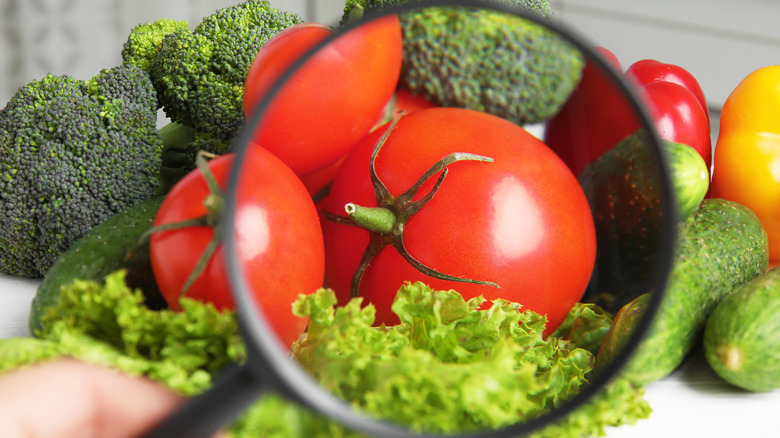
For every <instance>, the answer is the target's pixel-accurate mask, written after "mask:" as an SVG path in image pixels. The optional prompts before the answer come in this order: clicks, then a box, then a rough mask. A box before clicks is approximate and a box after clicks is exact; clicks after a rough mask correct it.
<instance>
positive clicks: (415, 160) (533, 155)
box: [323, 108, 596, 333]
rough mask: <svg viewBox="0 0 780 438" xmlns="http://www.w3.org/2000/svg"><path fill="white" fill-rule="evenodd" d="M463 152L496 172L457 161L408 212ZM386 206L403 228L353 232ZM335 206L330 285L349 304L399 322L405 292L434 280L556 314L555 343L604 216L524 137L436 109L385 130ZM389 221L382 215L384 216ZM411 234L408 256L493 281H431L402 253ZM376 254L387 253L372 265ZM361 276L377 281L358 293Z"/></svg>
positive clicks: (353, 156)
mask: <svg viewBox="0 0 780 438" xmlns="http://www.w3.org/2000/svg"><path fill="white" fill-rule="evenodd" d="M388 130H389V131H388ZM387 132H389V137H387V139H386V141H384V142H383V143H381V137H382V136H383V135H384V134H386V133H387ZM378 143H379V144H381V148H380V149H379V151H378V153H377V156H376V159H375V160H374V161H373V163H374V168H375V174H376V177H377V178H378V179H379V181H381V183H382V185H383V186H384V187H386V189H387V196H385V195H382V196H379V197H378V196H377V193H378V191H376V190H375V188H374V185H373V184H372V178H371V172H370V168H371V162H372V159H371V156H372V151H373V150H374V148H375V146H376V145H377V144H378ZM454 152H462V153H470V154H477V155H478V156H480V157H482V158H490V159H492V162H491V161H477V160H472V159H468V160H456V161H455V162H453V163H451V164H449V165H447V166H445V170H441V169H439V171H437V172H434V174H433V176H432V177H431V178H430V179H429V180H427V182H425V183H424V184H423V185H422V186H420V190H418V191H417V192H416V194H415V195H414V196H413V197H412V198H411V201H410V202H406V201H409V200H408V199H406V200H405V199H404V197H403V196H402V194H403V193H404V192H406V191H407V190H408V189H409V188H410V187H412V186H413V185H414V184H415V182H416V181H417V180H418V179H419V178H420V177H421V176H422V175H423V174H425V173H426V170H428V169H429V167H431V166H432V165H434V164H435V163H437V162H439V160H441V159H442V158H443V157H445V156H448V155H449V154H452V153H454ZM445 171H446V172H447V173H446V176H445V177H444V178H443V180H441V182H440V184H438V190H437V191H435V193H433V195H432V196H431V197H430V198H429V200H428V201H427V203H424V205H422V206H421V207H420V208H419V211H416V212H414V210H416V207H415V206H413V205H412V204H413V203H414V202H418V201H420V200H427V199H426V198H428V193H430V192H431V190H432V189H434V188H435V186H436V185H437V180H438V179H439V178H441V176H442V173H443V172H445ZM379 192H381V190H380V191H379ZM378 199H379V203H378ZM377 206H379V207H383V209H384V210H389V211H390V212H391V213H393V217H394V218H395V220H396V221H397V222H394V223H393V225H392V226H391V227H390V229H389V231H386V232H377V231H367V230H366V229H364V227H363V225H362V224H359V226H350V224H352V225H355V223H354V222H355V220H356V219H355V218H356V215H357V213H355V211H356V210H359V211H364V209H365V208H371V207H377ZM418 206H419V205H418ZM323 207H324V209H325V211H326V212H327V213H329V217H330V220H326V221H324V223H323V230H324V238H325V248H326V284H327V285H328V286H329V287H332V288H333V289H334V290H335V291H336V293H337V295H338V298H339V302H340V303H344V302H346V301H347V300H348V299H349V298H350V296H351V294H352V293H355V292H357V293H358V294H359V296H362V297H364V298H365V299H366V300H367V301H368V302H370V303H373V304H374V306H375V307H376V309H377V323H386V324H395V323H397V321H398V320H397V319H396V316H395V315H394V314H393V313H392V312H391V310H390V306H391V304H392V301H393V299H394V297H395V293H396V291H397V290H398V288H399V287H400V286H401V285H402V284H403V283H404V282H407V281H412V282H413V281H422V282H424V283H426V284H428V285H430V286H431V287H434V288H437V289H445V290H446V289H455V290H457V291H458V292H460V293H461V294H462V295H464V296H465V297H466V298H470V297H475V296H478V295H482V296H484V297H485V298H487V299H488V300H493V299H496V298H504V299H507V300H511V301H515V302H518V303H520V304H522V305H523V306H524V307H525V308H527V309H531V310H533V311H536V312H538V313H541V314H545V315H547V318H548V325H547V328H546V333H549V332H550V331H552V330H553V329H554V328H555V327H557V326H558V325H559V324H560V322H561V321H562V320H563V318H564V316H565V315H566V313H567V312H568V311H569V309H570V308H571V307H572V305H573V304H574V303H575V302H576V301H578V300H579V299H580V298H581V297H582V295H583V293H584V291H585V288H586V286H587V284H588V282H589V280H590V276H591V272H592V270H593V266H594V261H595V253H596V236H595V230H594V224H593V218H592V215H591V212H590V207H589V205H588V202H587V200H586V198H585V195H584V193H583V192H582V189H581V188H580V185H579V183H578V182H577V180H576V178H575V177H574V175H573V174H572V172H571V171H570V170H569V169H568V168H567V166H566V165H565V164H564V163H563V162H562V161H561V160H560V159H559V158H558V157H557V156H556V155H555V154H554V153H553V152H552V151H551V150H550V149H549V148H548V147H547V146H546V145H545V144H544V143H542V142H541V141H539V140H538V139H537V138H535V137H533V136H532V135H531V134H530V133H528V132H527V131H526V130H524V129H523V128H521V127H519V126H517V125H515V124H512V123H510V122H507V121H505V120H503V119H501V118H498V117H495V116H491V115H488V114H485V113H481V112H477V111H472V110H466V109H456V108H432V109H424V110H420V111H416V112H414V113H412V114H409V115H405V116H402V117H401V118H400V119H399V120H398V121H397V125H395V126H394V127H392V128H391V127H390V126H384V127H380V128H378V129H377V130H375V131H374V132H373V133H372V134H371V135H369V136H368V137H366V138H365V139H364V140H362V141H361V142H360V143H359V144H358V146H357V147H356V148H355V149H354V150H353V151H352V152H351V153H350V154H349V155H348V156H347V158H346V159H345V160H344V162H343V163H342V165H341V167H340V168H339V171H338V173H337V174H336V177H335V179H334V182H333V186H332V187H331V192H330V195H329V196H328V198H326V200H325V201H324V205H323ZM347 211H349V213H347ZM369 211H374V210H369ZM377 211H379V212H380V214H378V217H379V216H383V215H384V213H382V211H381V210H377ZM349 214H353V215H352V216H349ZM409 215H410V217H408V219H406V216H409ZM384 217H385V218H390V216H387V215H384ZM391 219H392V218H391ZM390 222H393V221H392V220H391V221H390ZM378 228H381V225H379V226H378ZM399 232H400V233H401V234H402V235H401V239H400V240H401V241H402V242H403V249H404V250H405V251H406V252H407V253H408V255H410V256H411V257H412V258H413V259H414V260H415V261H417V262H419V264H422V265H424V266H425V267H427V268H430V269H433V270H435V271H436V272H438V273H441V274H446V275H447V276H452V277H459V278H460V279H469V280H477V281H481V282H486V283H468V282H462V281H453V280H451V279H446V278H434V277H433V276H430V275H428V274H425V273H422V272H420V271H419V270H418V269H416V268H415V267H414V266H412V264H410V262H409V260H408V259H407V258H405V257H403V256H402V251H399V246H398V234H399ZM388 242H389V243H388ZM370 246H371V247H376V246H379V247H380V248H381V249H379V250H378V251H377V252H376V254H375V255H374V256H373V257H368V258H370V261H369V262H368V263H361V259H363V258H364V253H365V252H366V249H367V247H370ZM369 254H370V253H369ZM361 266H362V267H364V268H365V272H364V274H363V275H362V278H360V282H359V285H358V288H357V289H355V288H353V287H352V285H351V282H352V281H353V279H354V278H355V272H356V271H358V268H359V267H361ZM358 272H359V271H358ZM490 282H492V283H495V284H497V285H498V286H500V288H499V287H496V286H495V285H491V284H487V283H490Z"/></svg>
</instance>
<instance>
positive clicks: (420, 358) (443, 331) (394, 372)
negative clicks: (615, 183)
mask: <svg viewBox="0 0 780 438" xmlns="http://www.w3.org/2000/svg"><path fill="white" fill-rule="evenodd" d="M483 302H484V299H479V298H477V299H472V300H469V301H464V299H463V297H462V296H461V295H460V294H458V293H457V292H455V291H433V290H431V289H430V288H428V287H427V286H425V285H423V284H422V283H414V284H409V285H406V286H403V287H402V288H401V289H400V290H399V291H398V295H397V296H396V299H395V301H394V303H393V311H394V312H395V313H396V314H398V316H399V317H400V320H401V323H400V324H398V325H395V326H392V327H386V328H385V329H384V330H377V329H376V328H375V327H373V326H372V324H373V322H374V308H373V307H372V306H368V307H365V308H361V301H360V300H357V299H356V300H352V301H351V302H350V303H349V304H347V305H346V306H344V307H340V308H336V309H334V308H333V306H334V305H335V303H336V297H335V294H334V293H333V292H332V291H329V290H324V291H321V292H319V293H317V294H314V295H310V296H307V297H302V298H301V299H300V300H299V301H298V302H296V304H295V306H294V311H295V312H296V314H298V315H300V316H305V317H308V318H309V328H308V336H307V337H306V339H305V340H304V341H303V342H302V343H301V344H300V345H298V346H297V347H296V348H295V349H294V354H295V357H296V358H297V359H298V360H299V361H300V362H301V364H302V365H303V366H304V367H305V368H306V369H307V370H308V371H309V372H311V374H312V375H313V376H314V377H315V378H316V379H317V380H318V381H319V382H320V383H321V384H322V385H323V386H324V387H325V388H327V389H329V390H331V391H333V392H334V393H335V394H336V396H338V397H342V398H344V399H346V400H349V401H350V403H351V405H352V406H353V407H355V408H356V409H359V410H361V411H363V412H364V413H366V414H367V415H369V416H374V417H379V418H389V419H391V420H392V421H396V422H399V423H401V424H404V425H407V426H408V427H410V428H412V429H414V430H419V431H426V432H443V433H452V432H463V431H467V430H475V429H480V428H498V427H502V426H506V425H508V424H512V423H515V422H517V421H524V420H528V419H531V418H534V417H536V416H538V415H539V414H541V413H543V412H546V411H548V410H549V409H551V408H552V407H554V406H556V405H558V404H559V403H561V402H563V401H564V400H566V399H568V398H570V397H571V396H573V395H574V394H576V393H577V392H578V390H579V387H580V386H581V385H582V384H583V383H585V381H586V380H585V374H586V373H587V372H588V371H589V370H590V369H591V363H592V360H593V356H592V355H591V354H590V353H589V352H588V351H586V350H584V349H580V348H577V347H576V346H575V345H573V344H572V343H570V342H567V341H562V340H559V339H557V338H549V339H548V340H546V341H545V340H544V339H542V331H543V329H544V325H545V322H546V321H545V319H544V317H542V316H540V315H538V314H536V313H533V312H530V311H526V312H518V309H517V305H515V304H512V303H508V302H505V301H501V300H499V301H495V302H493V305H492V307H491V308H490V309H489V310H478V308H479V306H480V305H481V304H482V303H483ZM432 397H433V399H435V400H436V405H435V407H433V408H432V406H431V402H432V401H431V400H432Z"/></svg>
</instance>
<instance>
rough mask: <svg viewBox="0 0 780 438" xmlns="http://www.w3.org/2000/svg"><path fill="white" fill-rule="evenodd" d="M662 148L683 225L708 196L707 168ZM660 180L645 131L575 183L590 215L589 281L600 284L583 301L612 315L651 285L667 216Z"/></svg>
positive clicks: (687, 152) (687, 151) (687, 154)
mask: <svg viewBox="0 0 780 438" xmlns="http://www.w3.org/2000/svg"><path fill="white" fill-rule="evenodd" d="M661 146H662V148H663V149H664V150H665V152H666V155H667V158H668V163H669V170H670V173H671V180H672V187H673V190H674V194H675V200H674V201H675V204H676V206H677V211H678V217H679V219H680V220H684V219H686V218H687V217H688V216H690V215H691V214H692V213H693V212H694V211H696V210H697V209H698V208H699V205H700V204H701V201H702V200H703V199H704V196H705V195H706V193H707V190H708V188H709V172H708V170H707V165H706V164H705V163H704V159H702V158H701V156H700V155H699V154H698V153H697V152H696V151H695V150H694V149H693V148H691V147H690V146H688V145H685V144H682V143H674V142H670V141H665V140H662V141H661ZM662 177H663V175H662V174H661V171H660V166H659V165H658V160H657V159H656V158H655V157H654V156H653V153H652V149H651V147H650V143H649V138H648V136H647V133H646V132H645V131H644V130H639V131H637V132H635V133H633V134H631V135H629V136H628V137H626V138H625V139H623V140H622V141H621V142H620V143H619V144H618V145H617V146H615V147H614V148H612V149H611V150H609V151H608V152H606V153H604V154H603V155H602V156H600V157H599V158H597V159H596V160H594V161H593V162H592V163H590V164H589V165H588V166H587V167H586V168H585V169H584V170H583V172H582V174H581V175H580V177H579V181H580V184H581V185H582V187H583V190H584V191H585V195H586V197H587V198H588V202H589V203H590V206H591V210H592V211H593V212H594V221H595V225H596V235H597V239H598V251H597V260H596V269H595V275H594V277H595V278H597V279H598V280H599V281H598V283H596V284H593V285H592V287H591V288H590V289H589V290H588V292H587V295H586V296H585V298H584V300H585V301H588V302H594V303H596V304H598V305H600V306H602V307H604V308H605V309H607V310H609V311H611V312H613V313H614V312H617V311H618V310H619V309H620V308H621V307H622V306H623V305H624V304H626V303H627V302H629V301H631V300H633V299H634V298H636V297H637V296H639V295H641V294H643V293H645V292H647V291H648V290H647V285H651V284H652V283H653V281H654V279H653V278H652V272H653V271H654V269H653V268H654V267H655V266H657V265H658V263H659V260H658V245H659V243H660V242H661V237H662V236H660V235H659V233H660V230H661V223H662V222H663V220H664V218H663V215H664V214H666V211H664V210H663V209H662V208H663V206H662V205H661V204H662V199H661V196H662V195H663V193H662V192H661V190H660V188H659V181H661V178H662ZM616 267H618V268H619V269H616Z"/></svg>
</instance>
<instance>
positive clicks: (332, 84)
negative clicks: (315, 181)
mask: <svg viewBox="0 0 780 438" xmlns="http://www.w3.org/2000/svg"><path fill="white" fill-rule="evenodd" d="M330 34H332V31H330V30H329V29H327V28H326V27H324V26H322V25H314V24H311V23H308V24H302V25H297V26H293V27H291V28H288V29H286V30H284V31H283V32H280V33H279V34H277V35H276V36H274V37H273V38H272V39H271V40H270V41H268V42H267V43H266V44H265V45H264V46H263V47H262V49H261V50H260V51H259V52H258V54H257V56H256V58H255V60H254V61H253V63H252V66H251V67H250V70H249V73H248V75H247V80H246V83H245V97H244V105H245V115H246V116H247V118H250V116H251V112H252V111H253V110H254V108H255V106H256V105H257V104H258V102H259V101H260V100H261V99H262V98H263V97H264V96H265V95H266V93H267V92H268V91H269V88H270V86H271V84H274V83H276V81H277V80H278V79H279V78H280V77H281V76H282V74H283V73H284V72H285V71H286V69H287V68H289V67H290V66H292V65H293V63H294V62H295V61H296V60H298V59H299V58H300V56H302V55H303V54H305V53H306V52H307V51H308V50H310V49H312V48H313V47H314V46H316V44H317V43H319V42H321V41H323V40H324V39H325V38H327V37H328V36H329V35H330ZM401 61H402V41H401V26H400V22H399V20H398V17H397V16H395V15H390V16H386V17H382V18H380V19H377V20H374V21H372V22H369V23H367V24H364V25H362V26H359V27H357V28H355V29H353V30H351V31H349V32H347V33H344V34H342V35H340V36H339V37H337V38H335V39H333V40H331V41H330V42H329V43H328V44H327V45H326V46H324V47H321V48H320V49H319V50H317V52H316V53H315V54H313V55H312V56H311V57H310V58H309V59H308V60H307V61H306V63H305V64H304V65H302V66H301V67H300V69H298V70H296V72H295V73H294V74H293V75H292V76H291V77H290V79H289V81H287V82H286V83H285V84H284V85H283V86H282V87H281V88H280V89H279V90H278V92H277V94H276V95H275V96H274V98H273V101H272V102H270V104H269V106H268V107H267V109H266V111H265V112H264V114H263V120H262V123H260V125H259V126H257V127H256V129H255V132H254V136H253V139H254V141H255V143H257V144H258V145H260V146H261V147H263V148H265V149H268V150H269V151H271V152H272V153H274V154H275V155H277V156H278V157H279V158H280V159H281V160H282V161H284V162H285V163H286V164H287V165H288V166H290V168H291V169H292V170H293V171H294V172H295V173H296V174H297V175H299V176H303V175H308V174H311V173H313V172H315V171H317V170H320V169H322V168H325V167H327V166H328V165H330V164H332V163H333V162H334V161H336V160H338V159H339V158H340V157H342V156H343V155H344V154H346V153H347V152H348V151H349V150H350V149H351V148H352V147H353V146H354V144H355V143H356V142H357V141H358V140H360V139H361V138H362V137H363V136H365V135H366V134H367V133H368V132H369V130H370V129H371V128H372V127H373V126H374V125H375V124H376V123H377V122H378V121H379V120H380V118H381V117H382V116H383V110H384V108H385V106H386V105H387V103H388V102H389V101H390V99H391V97H392V96H393V93H394V92H395V89H396V87H397V85H398V78H399V76H400V71H401Z"/></svg>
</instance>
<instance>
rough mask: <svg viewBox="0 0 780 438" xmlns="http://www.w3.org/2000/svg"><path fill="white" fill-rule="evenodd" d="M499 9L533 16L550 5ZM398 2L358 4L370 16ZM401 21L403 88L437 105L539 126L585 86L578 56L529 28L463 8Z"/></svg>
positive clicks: (508, 17)
mask: <svg viewBox="0 0 780 438" xmlns="http://www.w3.org/2000/svg"><path fill="white" fill-rule="evenodd" d="M407 1H408V0H407ZM496 1H497V2H499V3H512V4H515V5H517V6H521V7H522V6H523V5H526V6H527V7H528V8H539V7H544V5H543V4H542V3H546V2H542V3H540V2H538V1H525V2H524V1H523V0H517V1H509V2H506V1H498V0H496ZM393 2H395V1H394V0H390V1H388V0H385V1H381V0H380V1H371V0H364V1H361V0H355V1H353V2H352V3H354V4H356V3H365V7H366V8H367V9H366V11H369V10H370V8H371V7H373V5H375V4H384V5H386V4H387V3H393ZM424 3H425V2H424V1H421V4H424ZM348 6H349V5H348ZM547 7H548V8H549V4H548V5H547ZM347 13H350V11H349V10H347ZM401 15H402V16H401V17H400V19H401V27H402V35H403V43H404V53H403V67H402V70H401V78H400V86H401V87H403V88H406V89H409V90H411V91H412V92H414V93H416V94H419V95H421V96H423V97H425V98H427V99H428V100H430V101H431V102H433V103H434V104H436V105H439V106H449V107H460V108H469V109H474V110H478V111H484V112H488V113H491V114H494V115H497V116H499V117H503V118H505V119H507V120H510V121H512V122H515V123H517V124H520V125H524V124H531V123H538V122H541V121H544V120H546V119H548V118H550V117H552V116H553V115H555V114H556V113H557V112H558V110H560V108H561V106H562V105H563V103H564V102H566V100H568V98H569V96H570V95H571V93H572V91H574V89H575V88H576V86H577V84H578V83H579V81H580V78H581V75H582V68H583V66H584V60H583V56H582V54H581V53H580V52H579V50H577V49H576V48H575V47H574V46H573V45H571V44H570V43H568V42H567V41H565V40H564V39H563V38H562V37H561V36H559V35H557V34H555V33H554V32H552V31H551V30H549V29H547V28H545V27H544V26H541V25H539V24H536V23H535V22H533V21H531V20H527V19H524V18H521V17H518V16H515V15H512V14H505V13H500V12H496V11H491V10H488V9H477V10H474V9H469V8H463V7H428V8H422V7H421V8H419V9H415V10H413V11H409V12H407V13H404V14H401ZM353 18H354V17H353Z"/></svg>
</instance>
